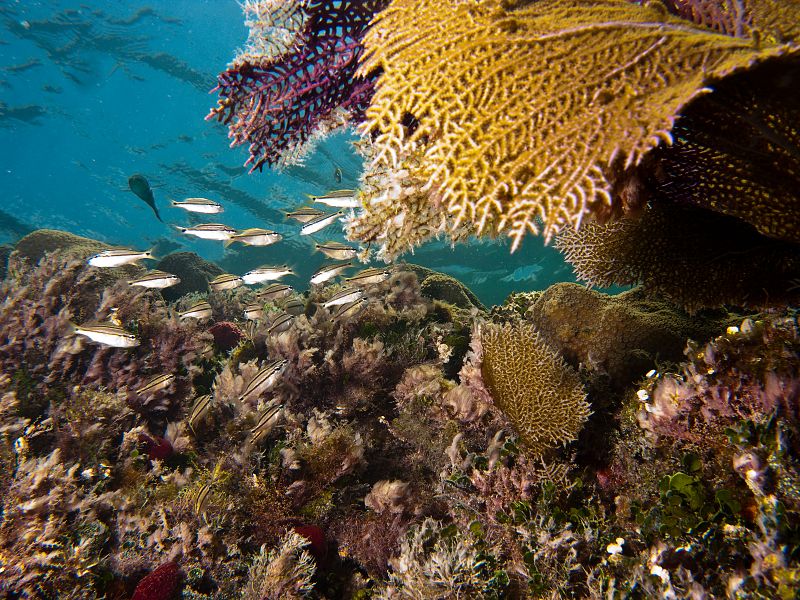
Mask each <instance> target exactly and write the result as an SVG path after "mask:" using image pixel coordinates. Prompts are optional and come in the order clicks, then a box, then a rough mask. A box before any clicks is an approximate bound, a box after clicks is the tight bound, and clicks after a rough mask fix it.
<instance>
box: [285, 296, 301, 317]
mask: <svg viewBox="0 0 800 600" xmlns="http://www.w3.org/2000/svg"><path fill="white" fill-rule="evenodd" d="M283 310H284V312H286V313H288V314H290V315H294V316H297V315H302V314H303V313H304V312H305V311H306V303H305V302H303V301H302V300H300V299H299V298H292V299H290V300H287V301H286V302H284V304H283Z"/></svg>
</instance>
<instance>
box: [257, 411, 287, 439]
mask: <svg viewBox="0 0 800 600" xmlns="http://www.w3.org/2000/svg"><path fill="white" fill-rule="evenodd" d="M282 409H283V406H282V405H281V404H273V405H271V406H268V407H267V408H265V409H264V410H262V411H261V414H259V415H258V421H257V422H256V424H255V427H253V428H252V429H251V430H250V435H251V436H252V441H253V442H257V441H258V440H259V439H261V437H262V436H265V435H267V434H268V433H269V432H270V431H272V428H273V427H274V425H275V423H276V421H277V416H278V415H279V414H280V412H281V410H282Z"/></svg>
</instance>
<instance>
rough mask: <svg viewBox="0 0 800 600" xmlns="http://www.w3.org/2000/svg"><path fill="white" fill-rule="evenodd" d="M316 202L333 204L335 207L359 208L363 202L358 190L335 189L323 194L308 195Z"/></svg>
mask: <svg viewBox="0 0 800 600" xmlns="http://www.w3.org/2000/svg"><path fill="white" fill-rule="evenodd" d="M308 197H309V198H311V200H313V201H314V202H319V203H320V204H325V205H327V206H332V207H334V208H358V207H359V206H361V202H360V200H359V199H358V192H356V190H334V191H333V192H328V193H327V194H323V195H321V196H312V195H311V194H309V195H308Z"/></svg>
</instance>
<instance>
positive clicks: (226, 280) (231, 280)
mask: <svg viewBox="0 0 800 600" xmlns="http://www.w3.org/2000/svg"><path fill="white" fill-rule="evenodd" d="M243 283H244V281H243V280H242V278H241V277H239V276H238V275H231V274H230V273H223V274H222V275H218V276H216V277H214V279H212V280H211V281H209V282H208V287H210V288H211V289H212V290H214V291H215V292H221V291H222V290H235V289H236V288H238V287H240V286H241V285H242V284H243Z"/></svg>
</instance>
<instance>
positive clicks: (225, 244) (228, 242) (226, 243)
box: [222, 239, 236, 248]
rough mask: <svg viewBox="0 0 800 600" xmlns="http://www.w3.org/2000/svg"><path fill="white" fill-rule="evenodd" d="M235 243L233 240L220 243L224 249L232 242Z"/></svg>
mask: <svg viewBox="0 0 800 600" xmlns="http://www.w3.org/2000/svg"><path fill="white" fill-rule="evenodd" d="M235 241H236V240H233V239H229V240H225V241H224V242H222V246H223V247H224V248H227V247H228V246H230V245H231V244H232V243H233V242H235Z"/></svg>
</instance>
